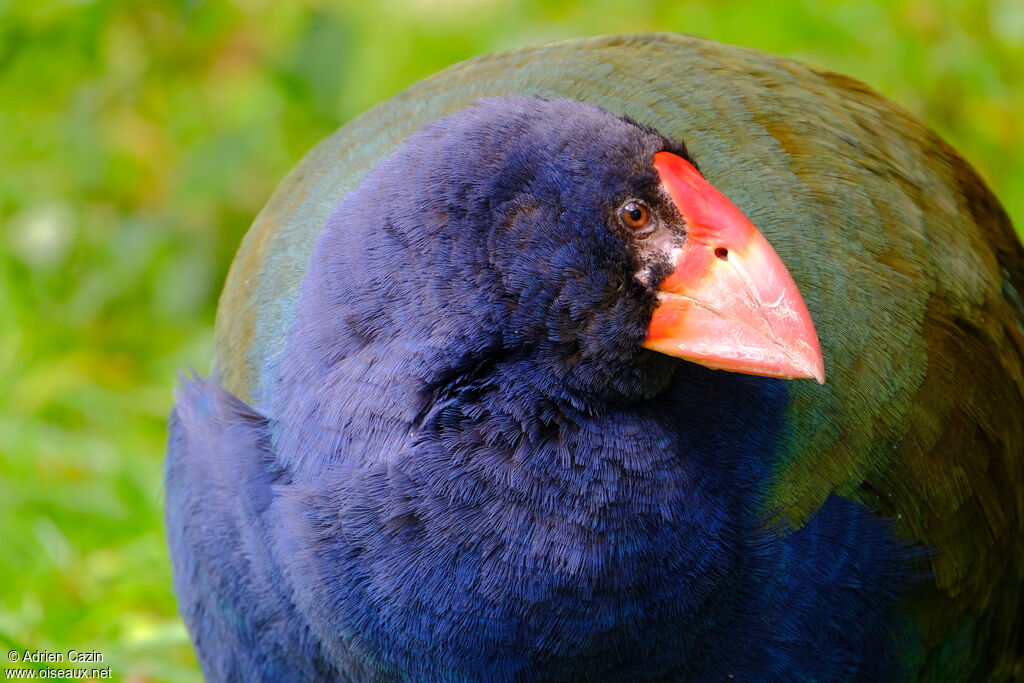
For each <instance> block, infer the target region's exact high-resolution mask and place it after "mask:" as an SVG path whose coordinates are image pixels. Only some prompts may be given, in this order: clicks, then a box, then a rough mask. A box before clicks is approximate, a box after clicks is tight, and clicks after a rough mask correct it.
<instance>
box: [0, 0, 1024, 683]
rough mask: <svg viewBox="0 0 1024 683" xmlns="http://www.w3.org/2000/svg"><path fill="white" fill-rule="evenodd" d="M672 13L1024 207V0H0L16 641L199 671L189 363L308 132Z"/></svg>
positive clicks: (136, 664) (0, 285) (132, 665)
mask: <svg viewBox="0 0 1024 683" xmlns="http://www.w3.org/2000/svg"><path fill="white" fill-rule="evenodd" d="M650 30H663V31H680V32H686V33H693V34H697V35H701V36H705V37H709V38H713V39H716V40H720V41H723V42H728V43H734V44H739V45H747V46H751V47H756V48H760V49H763V50H767V51H770V52H775V53H779V54H783V55H788V56H791V57H794V58H796V59H800V60H803V61H806V62H809V63H811V64H815V65H818V66H823V67H827V68H830V69H833V70H835V71H839V72H843V73H847V74H849V75H852V76H854V77H856V78H859V79H861V80H863V81H865V82H867V83H869V84H870V85H872V86H874V87H875V88H877V89H879V90H881V91H882V92H883V93H885V94H887V95H888V96H890V97H892V98H894V99H895V100H896V101H898V102H900V103H902V104H903V105H904V106H906V107H907V108H909V109H910V110H912V111H913V112H915V113H917V114H918V115H919V116H921V117H922V118H923V119H924V120H925V121H927V122H928V123H929V124H931V125H932V126H934V127H935V128H936V129H938V131H939V132H940V133H941V134H942V135H944V136H945V137H946V138H947V139H948V140H949V141H950V142H951V143H952V144H953V145H954V146H955V147H957V148H958V149H959V150H960V151H961V153H963V154H964V156H965V157H966V158H967V159H969V160H970V161H971V162H972V163H973V164H975V165H976V166H977V168H978V169H979V170H980V171H981V173H982V175H983V176H984V177H985V178H986V179H987V180H988V181H989V182H990V184H991V185H992V186H993V187H994V189H995V191H996V194H997V195H998V196H999V197H1001V199H1002V200H1003V202H1004V203H1005V205H1006V206H1007V208H1008V210H1009V211H1010V214H1011V216H1012V217H1014V219H1015V224H1016V225H1018V226H1021V225H1024V154H1022V153H1021V152H1022V142H1024V107H1022V106H1021V104H1022V101H1024V88H1022V85H1024V69H1022V68H1021V67H1022V66H1024V2H1022V1H1021V0H989V1H988V2H985V1H980V0H974V1H968V0H964V1H963V2H954V1H952V0H942V1H935V0H894V1H893V2H886V3H871V2H816V1H813V0H807V1H803V0H773V1H771V2H763V1H753V0H720V1H707V2H695V1H693V2H687V1H679V0H677V1H675V2H655V1H647V2H643V1H641V2H628V1H626V0H622V1H619V2H610V1H607V0H606V1H592V2H566V1H560V2H545V3H540V2H513V1H512V0H412V1H411V2H398V1H397V0H375V1H374V2H359V3H355V2H353V3H340V4H338V3H333V4H332V3H327V2H316V1H312V0H303V1H295V0H293V1H291V2H281V3H273V2H268V1H264V0H237V1H236V2H227V1H215V2H201V1H199V0H186V1H182V2H170V1H168V2H143V1H138V0H134V1H132V0H125V1H122V2H63V3H61V2H46V1H45V0H36V1H34V2H19V1H17V0H15V1H13V2H12V1H10V0H6V1H5V0H0V168H2V173H0V226H2V234H0V646H2V649H3V650H5V651H6V650H7V649H8V648H11V647H16V648H18V649H32V650H34V649H53V650H66V649H67V648H72V647H73V648H77V649H79V650H87V649H95V650H99V651H101V652H102V653H103V654H104V655H105V658H106V661H105V665H110V666H111V667H112V670H113V672H114V674H115V677H116V678H120V679H123V680H130V681H150V680H153V681H190V680H196V679H197V678H198V677H199V672H198V668H197V666H196V663H195V659H194V657H193V655H192V653H191V649H190V646H189V644H188V637H187V635H186V633H185V630H184V628H183V626H182V625H181V623H180V621H179V619H178V618H177V617H176V615H175V607H174V599H173V596H172V594H171V592H170V571H169V567H168V561H167V557H166V550H165V544H164V537H163V529H162V523H161V517H162V515H161V504H162V492H161V473H162V472H161V463H162V459H163V449H164V438H165V436H164V432H165V419H166V415H167V413H168V411H169V410H170V407H171V391H172V386H173V383H174V376H175V372H176V371H177V370H179V369H181V368H184V367H187V366H188V365H189V364H191V365H194V366H195V367H196V368H198V369H199V370H200V372H204V373H205V372H206V371H207V369H208V368H209V363H210V357H211V351H212V326H213V317H214V310H215V306H216V301H217V294H218V292H219V290H220V287H221V284H222V282H223V280H224V276H225V273H226V271H227V267H228V264H229V262H230V259H231V256H232V254H233V252H234V250H235V248H236V246H237V245H238V242H239V240H240V239H241V237H242V235H243V233H244V232H245V230H246V228H247V227H248V225H249V223H250V222H251V221H252V219H253V217H254V216H255V214H256V213H257V212H258V211H259V209H260V207H261V206H262V205H263V203H264V202H265V201H266V200H267V198H268V197H269V195H270V193H271V192H272V190H273V189H274V186H275V184H276V183H277V182H278V181H279V180H280V179H281V178H282V177H283V176H284V174H285V173H286V172H287V171H288V169H289V168H290V167H291V166H292V165H294V164H295V163H296V162H297V161H298V160H299V158H300V157H301V156H302V155H303V154H304V153H305V152H306V151H307V150H308V149H309V148H310V147H311V146H312V145H313V144H315V143H316V142H317V141H318V140H320V139H321V138H323V137H325V136H326V135H328V134H329V133H330V132H331V131H333V130H334V129H336V128H337V127H338V126H339V125H341V124H343V123H344V122H346V121H348V120H349V119H351V118H352V117H354V116H356V115H357V114H359V113H360V112H362V111H364V110H365V109H367V108H368V107H370V106H372V105H373V104H374V103H376V102H379V101H380V100H383V99H385V98H387V97H389V96H391V95H392V94H394V93H396V92H398V91H399V90H401V89H402V88H404V87H406V86H407V85H409V84H411V83H413V82H415V81H416V80H419V79H420V78H423V77H425V76H427V75H429V74H431V73H433V72H435V71H437V70H439V69H441V68H443V67H445V66H447V65H449V64H452V63H454V62H456V61H459V60H462V59H466V58H468V57H472V56H474V55H477V54H480V53H484V52H491V51H496V50H503V49H506V48H513V47H516V46H519V45H525V44H529V43H535V42H541V41H549V40H557V39H562V38H568V37H574V36H585V35H597V34H605V33H622V32H637V31H650Z"/></svg>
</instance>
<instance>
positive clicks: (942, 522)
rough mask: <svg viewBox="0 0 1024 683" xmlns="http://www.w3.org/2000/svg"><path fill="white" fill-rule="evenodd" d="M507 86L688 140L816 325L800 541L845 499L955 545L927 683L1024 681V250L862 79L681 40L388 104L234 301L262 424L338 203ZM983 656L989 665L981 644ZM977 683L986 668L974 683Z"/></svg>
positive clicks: (779, 494) (256, 247)
mask: <svg viewBox="0 0 1024 683" xmlns="http://www.w3.org/2000/svg"><path fill="white" fill-rule="evenodd" d="M507 93H517V94H536V95H542V96H548V97H571V98H575V99H579V100H585V101H588V102H593V103H595V104H598V105H600V106H602V107H605V108H607V109H609V110H611V111H614V112H619V113H622V114H627V115H629V116H631V117H633V118H634V119H636V120H638V121H640V122H642V123H645V124H648V125H650V126H652V127H654V128H656V129H658V130H660V131H661V132H663V133H665V134H667V135H670V136H672V137H675V138H677V139H680V140H683V141H684V142H685V143H686V145H687V146H688V148H689V150H690V152H691V153H692V155H693V157H694V159H695V160H696V161H697V163H698V164H699V166H700V168H701V170H702V171H703V173H704V174H705V175H706V176H707V178H708V179H709V180H710V181H711V182H712V183H713V184H714V185H715V186H717V187H718V188H719V189H720V190H722V191H723V192H724V193H725V194H726V196H728V197H729V198H730V199H732V201H733V202H734V203H736V204H737V206H739V207H740V208H741V209H742V210H743V211H744V212H745V213H746V214H747V215H748V216H749V217H750V218H751V219H752V220H753V222H754V224H755V225H757V226H758V227H759V228H760V230H761V231H762V232H763V233H764V234H765V235H766V236H767V238H768V240H769V241H770V242H771V243H772V244H773V245H774V247H775V249H776V251H778V253H779V254H780V255H781V257H782V259H783V261H784V262H785V263H786V264H787V266H788V267H789V269H790V271H791V272H792V274H793V276H794V278H795V279H796V281H797V283H798V285H799V286H800V290H801V292H802V293H803V295H804V297H805V299H806V301H807V305H808V307H809V309H810V311H811V314H812V316H813V318H814V321H815V323H816V325H817V328H818V334H819V337H820V339H821V343H822V348H823V351H824V354H825V363H826V370H827V373H828V381H827V383H826V384H825V385H824V386H818V385H817V384H815V383H814V382H810V381H796V382H793V383H791V384H790V393H791V396H792V402H791V406H790V409H789V411H788V414H787V416H786V432H785V437H784V438H785V444H784V447H783V449H782V452H783V453H784V460H783V462H782V463H781V464H780V467H779V469H778V475H777V477H776V480H775V484H774V488H773V491H772V495H771V504H770V508H771V510H775V511H777V512H778V513H779V514H781V515H783V516H784V517H785V518H787V519H789V520H792V521H793V523H795V524H799V523H801V522H802V521H803V520H805V519H806V518H807V517H808V516H809V515H810V514H812V513H813V512H814V511H815V510H816V509H817V508H818V507H819V506H820V505H821V503H822V502H823V501H824V499H825V498H826V497H827V496H828V495H829V494H830V493H831V492H837V493H839V494H842V495H845V496H848V497H852V498H856V499H859V500H862V501H863V502H865V503H867V504H868V505H869V506H871V507H873V508H874V509H877V510H879V511H880V512H881V514H884V515H888V516H891V517H893V518H896V519H897V520H898V524H899V529H900V532H901V533H902V534H903V535H904V536H905V537H907V538H911V539H916V540H918V541H920V542H922V543H924V544H926V545H927V546H929V547H931V548H934V549H936V554H935V556H934V559H933V560H932V561H931V568H932V570H933V571H934V574H935V577H934V586H932V587H930V588H929V589H928V590H926V591H924V594H923V595H922V596H920V597H919V598H916V599H915V600H914V601H913V604H911V605H909V606H908V609H910V610H911V611H912V612H913V618H914V621H915V624H916V628H917V631H918V632H919V634H920V640H919V642H917V643H916V644H912V645H911V646H908V650H907V651H908V661H907V662H906V666H907V667H908V673H911V670H918V669H919V670H920V673H919V675H920V676H921V677H922V678H925V679H933V680H953V679H957V678H968V677H970V676H972V675H974V674H976V673H977V672H976V670H975V668H974V664H972V662H973V661H978V660H980V659H987V660H991V661H992V662H995V664H994V666H995V667H996V670H997V671H1000V672H1002V673H1001V674H996V675H997V676H999V675H1002V676H1008V675H1010V672H1011V671H1013V670H1017V671H1021V670H1022V669H1021V667H1022V666H1024V665H1022V655H1021V652H1020V649H1021V645H1020V643H1019V640H1020V637H1021V635H1020V634H1021V631H1020V627H1019V626H1018V625H1016V623H1015V622H1016V621H1019V619H1020V617H1019V616H1018V612H1017V611H1018V610H1019V609H1020V608H1021V603H1020V600H1021V593H1020V580H1021V571H1022V570H1021V568H1022V567H1024V558H1022V554H1024V549H1022V535H1021V520H1022V518H1024V495H1022V476H1024V475H1022V473H1024V464H1022V457H1024V456H1022V454H1024V417H1022V416H1024V377H1022V367H1024V330H1022V319H1024V313H1022V310H1021V306H1020V293H1021V292H1022V290H1024V272H1022V269H1024V256H1022V251H1021V245H1020V243H1019V241H1018V240H1017V238H1016V236H1015V235H1014V233H1013V230H1012V229H1011V226H1010V224H1009V221H1008V219H1007V218H1006V215H1005V213H1004V212H1003V210H1002V209H1001V207H1000V206H999V204H998V203H997V202H996V200H995V199H994V198H993V197H992V195H991V193H990V192H989V190H988V189H987V188H986V187H985V186H984V184H983V183H982V182H981V181H980V180H979V179H978V176H977V175H976V174H975V173H974V171H973V170H972V169H971V168H970V167H969V166H968V165H967V164H966V162H964V161H963V159H961V158H960V157H959V156H958V155H957V154H956V152H955V151H953V150H952V149H951V148H950V147H948V146H947V145H946V144H945V143H943V142H942V140H940V139H939V138H938V137H937V136H936V135H935V134H934V133H933V132H932V131H930V130H929V129H928V128H926V127H925V126H924V125H923V124H921V123H920V122H919V121H917V120H916V119H915V118H914V117H913V116H911V115H910V114H908V113H907V112H905V111H904V110H903V109H901V108H899V107H898V106H896V105H894V104H893V103H891V102H889V101H887V100H885V99H883V98H882V97H881V96H879V95H878V94H876V93H875V92H874V91H872V90H871V89H869V88H867V87H865V86H864V85H862V84H860V83H858V82H856V81H853V80H851V79H849V78H846V77H843V76H839V75H836V74H833V73H829V72H825V71H821V70H818V69H814V68H811V67H808V66H805V65H802V64H798V63H795V62H792V61H789V60H785V59H781V58H778V57H774V56H771V55H767V54H764V53H761V52H756V51H753V50H746V49H741V48H735V47H729V46H724V45H720V44H716V43H712V42H707V41H703V40H699V39H696V38H691V37H686V36H677V35H644V36H629V37H605V38H597V39H591V40H579V41H569V42H564V43H557V44H553V45H546V46H540V47H534V48H527V49H523V50H518V51H514V52H509V53H504V54H499V55H494V56H485V57H480V58H477V59H473V60H470V61H468V62H465V63H462V64H459V65H456V66H454V67H451V68H449V69H447V70H445V71H443V72H441V73H439V74H437V75H435V76H433V77H432V78H429V79H427V80H425V81H422V82H420V83H418V84H416V85H414V86H412V87H411V88H409V89H408V90H406V91H404V92H403V93H401V94H399V95H397V96H395V97H394V98H392V99H390V100H388V101H386V102H384V103H382V104H380V105H378V106H377V107H375V108H373V109H372V110H370V111H369V112H367V113H366V114H364V115H363V116H361V117H359V118H358V119H356V120H354V121H353V122H351V123H350V124H348V125H346V126H345V127H343V128H342V129H341V130H339V131H338V132H336V133H335V134H334V135H332V136H331V137H330V138H328V139H327V140H325V141H323V142H322V143H321V144H320V145H318V146H317V147H316V148H315V149H314V150H313V151H311V152H310V153H309V154H308V155H307V156H306V158H305V159H304V160H303V161H302V163H300V164H299V165H298V166H297V167H296V168H295V170H293V171H292V173H291V174H290V175H289V176H288V177H287V178H286V179H285V180H284V182H283V183H282V184H281V186H280V187H279V188H278V189H277V192H276V193H275V194H274V196H273V197H272V199H271V200H270V202H269V203H268V204H267V206H266V208H265V209H264V210H263V211H262V213H261V214H260V215H259V217H258V218H257V219H256V222H255V224H254V225H253V227H252V229H251V230H250V231H249V233H248V234H247V235H246V238H245V240H244V242H243V244H242V247H241V248H240V250H239V252H238V255H237V256H236V258H235V262H234V264H233V266H232V269H231V272H230V274H229V276H228V281H227V284H226V286H225V289H224V293H223V295H222V298H221V305H220V311H219V316H218V320H217V371H218V373H219V376H220V378H221V381H222V382H223V383H224V385H225V387H226V388H227V389H229V390H230V391H232V392H234V393H235V394H237V395H238V396H240V397H242V398H243V399H245V400H247V401H249V402H250V403H252V404H253V405H254V406H256V407H257V408H261V407H263V408H265V406H263V396H262V393H261V386H262V383H263V382H262V378H263V377H265V376H267V375H268V374H270V373H273V371H274V367H275V365H274V358H275V354H276V353H277V352H278V351H279V350H280V348H281V345H282V344H283V342H284V338H285V334H286V331H287V328H288V325H289V324H290V321H291V315H292V313H291V311H292V307H293V305H294V301H295V298H296V297H297V295H298V289H299V283H300V280H301V278H302V276H303V273H304V270H305V266H306V262H307V259H308V257H309V254H310V251H311V249H312V246H313V243H314V240H315V238H316V236H317V234H318V232H319V230H320V228H321V226H322V225H323V222H324V220H325V218H326V216H327V214H328V212H329V211H330V210H331V208H332V207H333V206H334V205H335V204H336V203H337V202H338V200H339V199H340V198H341V197H342V196H343V195H344V194H345V193H346V192H348V191H349V190H351V189H352V188H354V187H355V186H356V184H357V183H358V182H359V180H360V179H361V177H362V176H363V174H364V173H365V172H366V171H367V170H368V169H370V168H371V167H372V166H373V165H374V164H376V163H377V162H378V161H379V160H380V159H381V158H383V157H384V156H385V155H387V154H388V153H389V152H390V151H391V150H393V149H394V148H395V147H396V146H397V145H398V144H399V143H400V142H401V141H402V140H403V139H404V138H405V137H406V136H408V135H409V134H410V133H411V132H413V131H414V130H416V129H417V128H418V127H419V126H421V125H422V124H423V123H424V122H426V121H428V120H431V119H434V118H437V117H440V116H443V115H445V114H448V113H451V112H453V111H455V110H457V109H460V108H462V107H464V106H466V105H467V104H469V103H470V102H472V101H473V100H475V99H477V98H479V97H483V96H487V95H499V94H507ZM985 648H987V650H986V649H985ZM972 672H973V673H972Z"/></svg>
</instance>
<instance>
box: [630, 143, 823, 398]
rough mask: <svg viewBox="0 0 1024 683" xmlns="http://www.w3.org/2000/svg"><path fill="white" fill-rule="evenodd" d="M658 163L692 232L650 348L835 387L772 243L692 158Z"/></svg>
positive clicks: (719, 366) (661, 296) (661, 292)
mask: <svg viewBox="0 0 1024 683" xmlns="http://www.w3.org/2000/svg"><path fill="white" fill-rule="evenodd" d="M654 168H655V169H657V171H658V175H659V176H660V177H661V183H662V186H663V188H664V190H665V191H666V192H667V193H668V195H669V197H671V198H672V201H673V202H674V203H675V205H676V208H677V209H678V210H679V213H680V214H681V215H682V217H683V220H684V221H685V224H686V229H687V241H686V243H685V244H683V246H682V247H680V248H678V249H674V250H673V252H672V254H673V259H674V261H673V263H674V268H673V270H672V273H671V274H670V275H669V276H668V277H666V278H665V280H664V281H662V283H661V284H660V285H659V286H658V294H657V296H658V305H657V308H655V310H654V314H653V316H652V317H651V323H650V325H649V326H648V328H647V338H646V339H645V340H644V342H643V346H644V347H646V348H648V349H652V350H654V351H660V352H661V353H665V354H668V355H670V356H676V357H678V358H684V359H686V360H689V361H693V362H695V363H700V364H701V365H706V366H707V367H709V368H714V369H716V370H730V371H732V372H744V373H748V374H752V375H765V376H768V377H783V378H787V379H792V378H798V377H801V378H804V377H805V378H812V377H813V378H814V379H816V380H818V382H819V383H821V384H824V383H825V360H824V358H822V355H821V347H820V345H819V344H818V335H817V333H816V332H815V330H814V322H813V321H812V320H811V314H810V313H809V312H808V311H807V306H806V304H804V300H803V297H801V296H800V292H799V290H798V289H797V287H796V283H795V282H793V278H792V277H791V276H790V274H789V271H788V270H786V266H785V265H784V264H783V263H782V259H780V258H779V256H778V254H776V253H775V250H774V249H772V247H771V245H770V244H768V240H766V239H765V238H764V236H763V235H762V234H761V233H760V232H758V230H757V228H755V227H754V224H753V223H751V222H750V220H749V219H748V218H747V217H746V216H745V215H743V213H742V212H741V211H740V210H739V209H737V208H736V207H735V206H734V205H733V203H732V202H730V201H729V200H728V199H727V198H726V197H725V195H723V194H722V193H721V192H719V191H718V190H716V189H715V188H714V187H713V186H712V185H711V183H709V182H708V181H706V180H705V179H704V177H703V176H701V174H700V173H699V172H698V171H697V169H696V168H694V167H693V166H692V165H691V164H690V163H689V162H687V161H686V160H685V159H682V158H681V157H679V156H676V155H675V154H670V153H668V152H659V153H657V154H655V155H654Z"/></svg>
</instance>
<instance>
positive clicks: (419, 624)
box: [165, 34, 1024, 681]
mask: <svg viewBox="0 0 1024 683" xmlns="http://www.w3.org/2000/svg"><path fill="white" fill-rule="evenodd" d="M1022 287H1024V250H1022V247H1021V243H1020V241H1019V239H1018V238H1017V237H1016V235H1015V233H1014V231H1013V228H1012V226H1011V224H1010V221H1009V219H1008V218H1007V216H1006V213H1005V212H1004V210H1003V209H1002V207H1001V206H1000V204H999V202H998V201H997V200H996V198H995V197H994V196H993V194H992V192H991V191H990V190H989V189H988V187H987V186H986V185H985V183H984V182H983V181H982V180H981V179H980V177H979V176H978V174H977V173H976V172H975V171H974V170H973V169H972V168H971V167H970V165H968V163H967V162H966V161H964V159H963V158H962V157H961V156H960V155H959V154H958V153H957V152H956V151H955V150H953V149H952V148H951V147H950V146H949V145H948V144H946V143H945V142H944V141H943V140H942V139H941V138H940V137H939V136H938V135H937V134H936V133H934V132H933V131H932V130H930V129H929V128H928V127H926V126H925V125H924V124H923V123H921V122H920V121H919V120H917V119H916V118H915V117H913V116H912V115H911V114H909V113H908V112H906V111H905V110H904V109H902V108H900V107H899V106H898V105H896V104H894V103H892V102H890V101H889V100H887V99H885V98H883V97H882V96H881V95H879V94H877V93H876V92H875V91H874V90H872V89H870V88H869V87H868V86H865V85H863V84H861V83H860V82H858V81H855V80H853V79H850V78H848V77H845V76H842V75H839V74H836V73H832V72H829V71H826V70H822V69H818V68H815V67H811V66H807V65H803V64H800V63H797V62H794V61H791V60H788V59H785V58H781V57H776V56H773V55H768V54H765V53H763V52H759V51H755V50H750V49H745V48H739V47H732V46H727V45H722V44H719V43H715V42H711V41H707V40H703V39H699V38H695V37H690V36H683V35H676V34H643V35H628V36H607V37H600V38H588V39H577V40H572V41H565V42H560V43H554V44H548V45H541V46H536V47H529V48H521V49H518V50H513V51H510V52H505V53H500V54H495V55H487V56H483V57H478V58H475V59H472V60H469V61H467V62H464V63H461V64H458V65H455V66H453V67H450V68H449V69H447V70H445V71H443V72H441V73H440V74H437V75H435V76H433V77H432V78H429V79H427V80H425V81H422V82H420V83H418V84H416V85H413V86H411V87H410V88H409V89H407V90H406V91H404V92H402V93H400V94H399V95H396V96H395V97H393V98H392V99H390V100H388V101H386V102H383V103H381V104H379V105H378V106H376V107H375V108H373V109H371V110H370V111H369V112H367V113H366V114H364V115H363V116H361V117H359V118H357V119H355V120H353V121H352V122H350V123H349V124H347V125H345V126H344V127H342V128H341V129H340V130H339V131H338V132H337V133H335V134H334V135H333V136H331V137H329V138H328V139H327V140H325V141H324V142H322V143H321V144H320V145H319V146H317V147H316V148H314V149H313V150H312V151H311V152H310V153H309V154H308V155H307V156H306V158H305V159H304V160H303V161H302V162H301V163H300V164H299V166H298V167H297V168H296V169H295V170H294V171H293V172H292V173H291V174H289V175H288V176H287V177H286V178H285V180H284V181H283V182H282V184H281V185H280V186H279V188H278V189H277V191H276V192H275V194H274V195H273V197H272V198H271V199H270V201H269V203H268V204H267V206H266V207H265V208H264V209H263V211H262V212H261V213H260V214H259V216H258V217H257V218H256V221H255V223H254V224H253V227H252V228H251V229H250V231H249V232H248V233H247V235H246V237H245V238H244V240H243V242H242V245H241V247H240V248H239V251H238V253H237V255H236V257H235V260H234V262H233V264H232V267H231V270H230V272H229V274H228V278H227V282H226V284H225V287H224V290H223V293H222V295H221V299H220V305H219V308H218V314H217V323H216V332H215V335H216V358H215V362H214V366H213V369H212V371H211V373H210V375H209V376H208V377H199V376H198V375H197V374H195V373H194V372H193V373H191V374H189V375H188V376H184V377H183V378H182V382H181V384H180V386H179V388H178V389H177V391H176V401H175V407H174V409H173V411H172V414H171V418H170V426H169V432H170V434H169V440H168V455H167V461H166V479H165V491H166V501H165V518H166V527H167V534H168V543H169V548H170V555H171V560H172V565H173V574H174V590H175V593H176V595H177V599H178V606H179V610H180V612H181V614H182V616H183V618H184V621H185V623H186V625H187V628H188V630H189V633H190V635H191V638H192V642H193V644H194V647H195V650H196V652H197V655H198V658H199V661H200V664H201V666H202V668H203V672H204V674H205V676H206V677H207V678H208V679H209V680H217V681H320V680H324V681H329V680H338V681H583V680H586V681H642V680H649V681H726V680H740V681H801V680H806V681H811V680H813V681H862V680H867V681H871V680H906V681H975V680H1012V679H1014V678H1017V679H1019V678H1020V677H1021V676H1024V645H1022V621H1024V617H1022V614H1024V599H1022V592H1021V582H1022V577H1024V543H1022V540H1024V534H1022V526H1021V521H1022V518H1024V488H1022V483H1024V482H1022V478H1024V467H1022V456H1024V420H1022V419H1021V416H1022V415H1024V307H1022V304H1021V296H1020V293H1021V291H1022Z"/></svg>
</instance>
